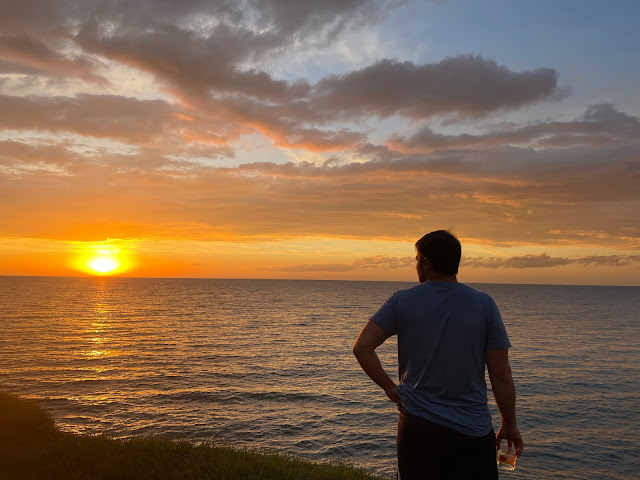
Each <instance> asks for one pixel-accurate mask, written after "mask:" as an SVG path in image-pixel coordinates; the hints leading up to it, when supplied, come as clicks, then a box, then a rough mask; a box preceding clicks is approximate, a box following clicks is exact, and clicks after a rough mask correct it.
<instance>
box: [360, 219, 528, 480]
mask: <svg viewBox="0 0 640 480" xmlns="http://www.w3.org/2000/svg"><path fill="white" fill-rule="evenodd" d="M416 250H417V255H416V261H417V266H416V268H417V271H418V279H419V280H420V285H417V286H415V287H413V288H409V289H407V290H400V291H398V292H396V293H394V294H393V295H392V296H391V297H390V298H389V299H388V300H387V301H386V302H385V304H384V305H382V307H380V309H379V310H378V311H377V312H376V313H375V314H374V315H373V317H371V319H370V320H369V321H368V322H367V324H366V325H365V327H364V328H363V329H362V332H361V333H360V336H359V337H358V339H357V340H356V343H355V345H354V346H353V353H354V355H355V356H356V358H357V359H358V362H359V363H360V365H361V366H362V368H363V370H364V371H365V372H366V374H367V375H369V377H370V378H371V379H372V380H373V381H374V382H375V383H377V384H378V385H379V386H380V387H381V388H382V389H383V390H384V391H385V393H386V394H387V396H388V397H389V399H391V401H393V402H394V403H395V404H396V405H397V407H398V410H399V411H400V415H399V419H398V436H397V454H398V476H399V478H400V479H401V480H413V479H444V478H448V479H474V480H475V479H492V480H493V479H497V478H498V471H497V466H496V446H499V445H500V441H501V440H503V439H504V440H506V441H507V443H508V444H509V446H511V445H513V446H514V447H515V449H516V455H517V456H519V455H520V453H521V452H522V449H523V443H522V437H521V436H520V432H519V431H518V427H517V424H516V412H515V403H516V400H515V387H514V384H513V378H512V376H511V368H510V366H509V360H508V348H509V347H511V344H510V343H509V338H508V337H507V332H506V330H505V327H504V324H503V323H502V318H501V317H500V313H499V311H498V308H497V306H496V304H495V302H494V301H493V299H492V298H491V297H490V296H489V295H487V294H486V293H481V292H478V291H476V290H474V289H473V288H471V287H468V286H466V285H464V284H462V283H458V281H457V278H456V275H457V273H458V266H459V264H460V256H461V246H460V242H459V241H458V239H457V238H456V237H455V236H453V235H452V234H451V233H449V232H448V231H444V230H438V231H435V232H431V233H429V234H427V235H425V236H424V237H422V238H421V239H420V240H418V242H417V243H416ZM396 334H397V335H398V366H399V374H400V383H399V384H398V385H396V383H395V382H394V381H393V380H391V378H390V377H389V375H387V373H386V372H385V371H384V369H383V368H382V365H381V364H380V360H379V358H378V355H377V354H376V352H375V349H376V348H377V347H378V346H380V345H381V344H382V343H383V342H384V341H385V340H386V339H387V338H388V337H390V336H391V335H396ZM485 364H486V366H487V369H488V371H489V378H490V380H491V386H492V388H493V394H494V397H495V399H496V403H497V405H498V409H499V411H500V416H501V420H502V426H501V427H500V430H499V431H498V435H497V436H496V435H495V434H494V431H493V428H492V424H491V415H490V413H489V408H488V405H487V387H486V383H485V373H484V372H485Z"/></svg>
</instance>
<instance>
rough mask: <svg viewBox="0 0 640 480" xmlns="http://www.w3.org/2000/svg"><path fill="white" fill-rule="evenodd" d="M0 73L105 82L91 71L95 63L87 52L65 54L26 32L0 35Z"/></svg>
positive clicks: (103, 83)
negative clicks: (82, 53)
mask: <svg viewBox="0 0 640 480" xmlns="http://www.w3.org/2000/svg"><path fill="white" fill-rule="evenodd" d="M0 61H1V63H0V72H2V73H23V74H32V75H45V76H50V77H53V78H60V77H77V78H81V79H83V80H86V81H89V82H95V83H98V84H102V85H105V84H106V81H105V80H104V79H103V78H102V77H100V76H98V75H96V73H94V69H95V62H92V61H91V60H90V59H89V58H88V57H87V56H86V55H75V56H67V55H63V54H61V53H59V52H57V51H55V50H52V49H51V48H49V47H48V46H47V45H45V43H43V42H42V41H40V40H38V39H35V38H33V37H30V36H28V35H26V34H15V35H0Z"/></svg>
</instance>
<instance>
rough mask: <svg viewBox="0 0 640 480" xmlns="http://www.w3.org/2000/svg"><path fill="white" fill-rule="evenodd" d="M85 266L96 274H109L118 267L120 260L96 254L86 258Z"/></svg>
mask: <svg viewBox="0 0 640 480" xmlns="http://www.w3.org/2000/svg"><path fill="white" fill-rule="evenodd" d="M86 265H87V268H88V269H89V270H91V271H93V272H94V273H96V274H98V275H109V274H110V273H113V272H115V271H116V270H118V268H119V267H120V261H119V260H118V259H117V258H116V257H113V256H108V255H96V256H95V257H91V258H90V259H89V260H87V263H86Z"/></svg>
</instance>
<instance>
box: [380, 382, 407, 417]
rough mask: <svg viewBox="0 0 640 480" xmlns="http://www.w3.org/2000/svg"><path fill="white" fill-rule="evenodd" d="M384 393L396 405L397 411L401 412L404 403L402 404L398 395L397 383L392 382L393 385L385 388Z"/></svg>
mask: <svg viewBox="0 0 640 480" xmlns="http://www.w3.org/2000/svg"><path fill="white" fill-rule="evenodd" d="M384 393H386V394H387V397H389V400H391V401H392V402H393V403H395V404H396V407H398V411H399V412H402V411H403V410H404V405H402V402H401V401H400V397H399V396H398V386H397V385H395V384H394V385H393V387H391V388H388V389H386V390H385V391H384Z"/></svg>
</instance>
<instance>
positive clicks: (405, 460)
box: [397, 411, 498, 480]
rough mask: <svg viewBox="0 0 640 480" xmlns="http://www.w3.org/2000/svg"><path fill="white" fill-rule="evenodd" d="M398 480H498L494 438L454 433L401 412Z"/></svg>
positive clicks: (398, 443)
mask: <svg viewBox="0 0 640 480" xmlns="http://www.w3.org/2000/svg"><path fill="white" fill-rule="evenodd" d="M397 447H398V478H399V479H400V480H427V479H428V480H433V479H438V480H439V479H448V480H465V479H473V480H497V478H498V467H497V465H496V436H495V433H494V432H493V430H491V432H490V433H488V434H487V435H485V436H483V437H474V436H471V435H465V434H463V433H459V432H456V431H455V430H451V429H450V428H446V427H443V426H442V425H438V424H437V423H433V422H430V421H429V420H426V419H424V418H422V417H416V416H414V415H411V414H409V413H407V412H406V411H403V412H400V417H399V418H398V437H397Z"/></svg>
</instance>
